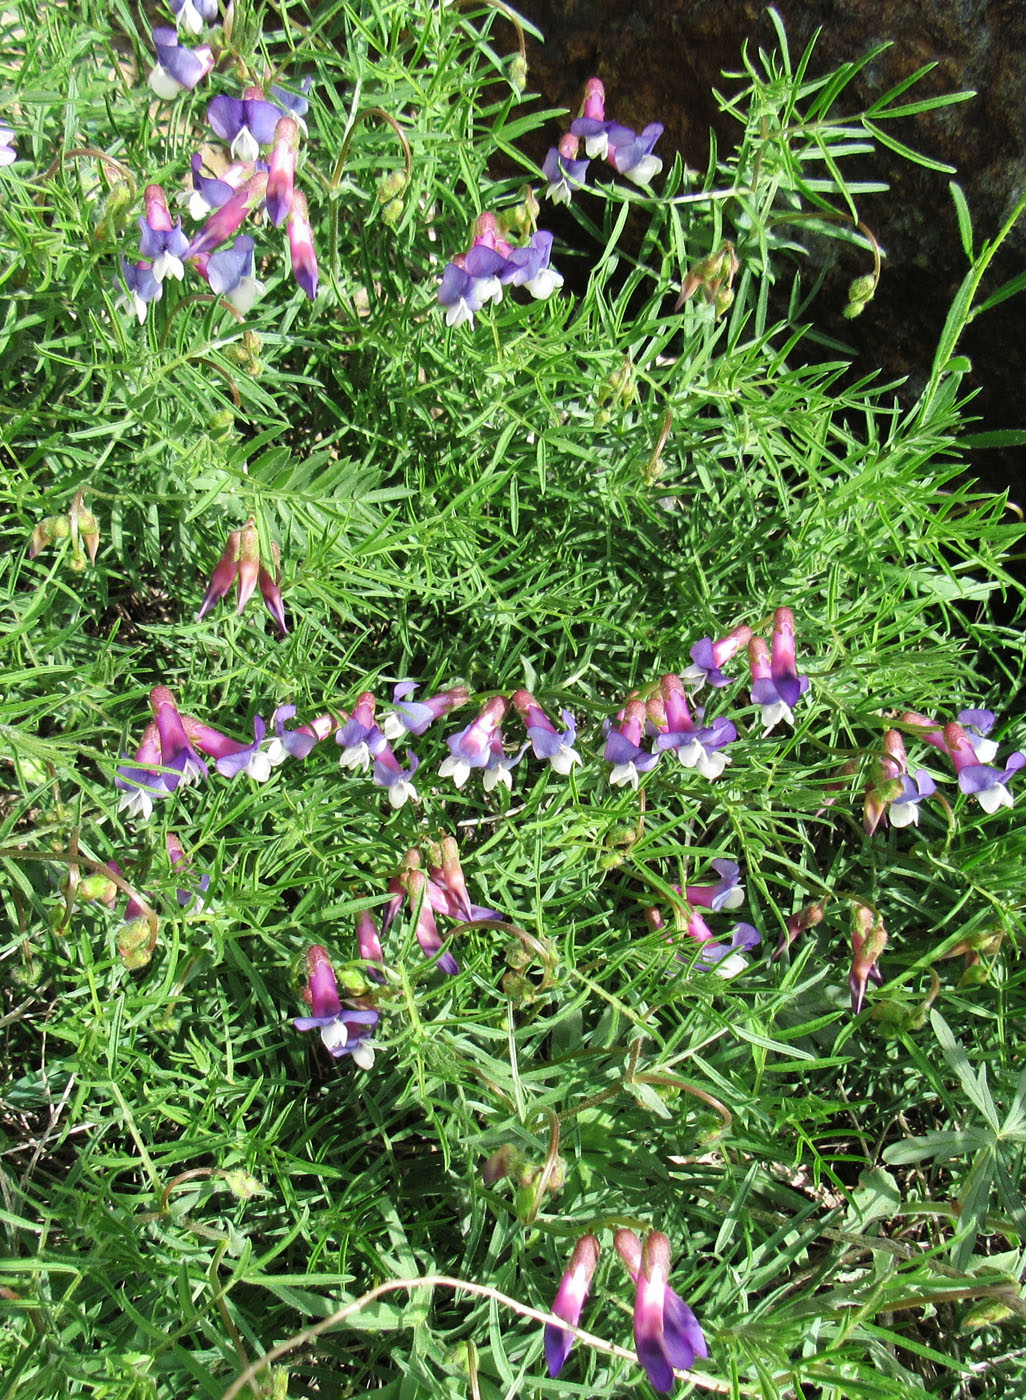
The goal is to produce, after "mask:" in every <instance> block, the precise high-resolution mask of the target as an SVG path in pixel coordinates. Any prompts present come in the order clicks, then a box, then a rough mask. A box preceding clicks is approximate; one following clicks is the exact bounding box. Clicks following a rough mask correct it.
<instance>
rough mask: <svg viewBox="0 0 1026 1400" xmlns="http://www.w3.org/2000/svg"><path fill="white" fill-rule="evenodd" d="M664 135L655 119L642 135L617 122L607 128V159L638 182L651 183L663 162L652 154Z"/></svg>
mask: <svg viewBox="0 0 1026 1400" xmlns="http://www.w3.org/2000/svg"><path fill="white" fill-rule="evenodd" d="M662 134H663V126H662V123H661V122H651V123H650V124H649V125H648V126H646V127H645V129H644V131H642V133H641V135H640V136H636V135H635V134H634V132H633V131H632V130H631V128H630V127H629V126H618V125H616V124H615V123H613V124H611V125H609V126H608V127H607V129H606V144H607V150H606V159H607V160H608V161H609V163H610V165H612V166H614V167H615V169H616V170H618V171H619V172H620V174H621V175H624V176H626V177H627V179H628V180H631V181H632V182H633V183H634V184H635V185H647V184H650V183H651V181H652V180H654V179H655V177H656V176H657V175H658V174H659V172H660V170H662V168H663V163H662V161H661V160H660V159H659V157H658V156H654V155H653V154H652V147H653V146H654V145H655V143H656V142H657V141H658V140H659V138H660V136H662Z"/></svg>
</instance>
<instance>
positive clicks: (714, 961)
mask: <svg viewBox="0 0 1026 1400" xmlns="http://www.w3.org/2000/svg"><path fill="white" fill-rule="evenodd" d="M686 932H687V936H688V937H689V938H690V939H691V941H692V942H693V943H698V944H700V945H701V949H702V953H701V957H699V958H698V959H697V960H696V961H695V962H694V966H695V967H696V968H697V970H698V971H699V972H715V973H716V976H717V977H736V976H737V974H738V973H739V972H743V971H744V969H745V968H746V967H747V966H748V959H747V958H746V957H744V956H743V955H744V954H745V953H748V952H750V951H751V950H752V949H753V948H757V947H758V946H759V944H760V943H761V942H762V935H761V934H760V933H759V930H758V929H757V928H753V926H752V925H751V924H738V925H737V926H736V927H735V929H734V930H733V932H732V933H731V936H730V942H729V943H717V942H716V935H715V934H714V933H713V931H712V929H711V928H710V927H709V925H708V924H707V923H706V921H705V919H704V918H703V917H702V915H701V914H700V913H699V912H698V911H697V910H692V911H691V917H690V919H689V920H688V926H687V930H686ZM677 956H678V961H679V962H691V958H689V957H686V956H685V955H684V954H682V953H679V954H678V955H677Z"/></svg>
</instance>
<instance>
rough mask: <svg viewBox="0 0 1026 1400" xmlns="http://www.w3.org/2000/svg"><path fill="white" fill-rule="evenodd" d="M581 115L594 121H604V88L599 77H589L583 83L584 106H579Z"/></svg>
mask: <svg viewBox="0 0 1026 1400" xmlns="http://www.w3.org/2000/svg"><path fill="white" fill-rule="evenodd" d="M581 116H582V117H588V118H590V119H591V120H592V121H596V122H601V121H605V119H606V89H605V87H604V85H603V82H602V79H601V78H589V79H588V81H587V82H586V83H585V85H584V106H583V107H582V108H581Z"/></svg>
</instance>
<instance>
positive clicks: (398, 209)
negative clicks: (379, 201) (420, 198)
mask: <svg viewBox="0 0 1026 1400" xmlns="http://www.w3.org/2000/svg"><path fill="white" fill-rule="evenodd" d="M404 207H405V206H404V205H403V202H402V200H401V199H390V200H389V201H388V203H387V204H386V205H385V207H384V209H382V211H381V222H382V223H383V224H384V225H385V227H386V228H395V227H396V226H397V225H398V223H399V220H400V219H401V218H402V216H403V209H404Z"/></svg>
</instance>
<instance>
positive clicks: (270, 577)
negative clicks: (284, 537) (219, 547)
mask: <svg viewBox="0 0 1026 1400" xmlns="http://www.w3.org/2000/svg"><path fill="white" fill-rule="evenodd" d="M271 557H272V559H273V561H274V573H273V574H272V573H271V571H270V570H269V569H267V568H265V567H264V565H263V564H261V565H260V572H259V573H258V574H257V583H258V584H259V586H260V595H261V597H262V598H263V600H264V607H265V608H266V609H267V611H268V612H269V613H270V614H271V617H272V618H273V619H274V621H275V623H276V624H277V627H278V631H279V632H280V633H281V635H282V636H283V637H284V636H287V634H288V630H289V629H288V624H287V622H286V621H285V604H284V603H283V602H282V596H281V588H280V584H281V553H280V551H279V549H278V546H277V545H276V544H275V543H274V542H273V540H272V542H271Z"/></svg>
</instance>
